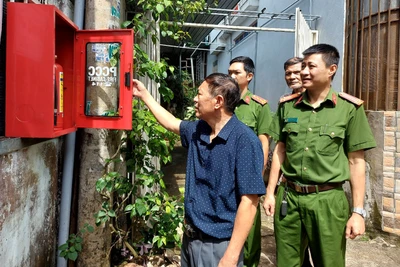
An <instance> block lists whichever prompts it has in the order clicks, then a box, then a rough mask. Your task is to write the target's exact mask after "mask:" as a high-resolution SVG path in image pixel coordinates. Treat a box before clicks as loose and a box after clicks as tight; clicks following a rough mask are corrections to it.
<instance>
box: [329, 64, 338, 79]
mask: <svg viewBox="0 0 400 267" xmlns="http://www.w3.org/2000/svg"><path fill="white" fill-rule="evenodd" d="M337 68H338V66H337V65H336V64H332V65H331V66H330V67H329V75H330V76H333V75H334V74H335V73H336V71H337Z"/></svg>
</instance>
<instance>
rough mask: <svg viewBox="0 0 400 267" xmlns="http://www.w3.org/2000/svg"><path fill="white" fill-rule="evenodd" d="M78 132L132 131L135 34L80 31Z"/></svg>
mask: <svg viewBox="0 0 400 267" xmlns="http://www.w3.org/2000/svg"><path fill="white" fill-rule="evenodd" d="M75 51H76V53H75V62H76V85H75V87H76V88H77V89H78V90H77V98H76V111H77V117H76V123H77V127H78V128H107V129H132V75H133V71H132V64H133V31H132V30H96V31H78V32H77V34H76V39H75Z"/></svg>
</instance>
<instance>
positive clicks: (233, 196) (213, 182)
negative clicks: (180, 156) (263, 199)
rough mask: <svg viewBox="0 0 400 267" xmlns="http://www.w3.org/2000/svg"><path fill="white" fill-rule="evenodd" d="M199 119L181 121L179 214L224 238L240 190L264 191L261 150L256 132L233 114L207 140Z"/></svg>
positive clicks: (228, 232)
mask: <svg viewBox="0 0 400 267" xmlns="http://www.w3.org/2000/svg"><path fill="white" fill-rule="evenodd" d="M210 133H211V128H210V126H209V125H208V124H207V123H206V122H205V121H203V120H198V121H194V122H189V121H182V123H181V125H180V135H181V141H182V146H184V147H186V148H188V159H187V167H186V188H185V217H186V219H187V220H189V221H190V222H191V223H192V224H194V225H195V226H196V227H197V228H199V229H200V230H201V231H203V232H204V233H206V234H208V235H210V236H213V237H216V238H221V239H222V238H230V237H231V235H232V231H233V225H234V221H235V217H236V213H237V209H238V206H239V203H240V199H241V196H242V195H245V194H257V195H263V194H265V185H264V181H263V178H262V176H261V173H262V168H263V152H262V147H261V144H260V141H259V139H258V137H257V136H256V135H255V134H254V133H253V132H252V131H251V129H250V128H249V127H247V126H246V125H245V124H243V123H241V122H240V121H239V120H238V119H237V118H236V116H235V115H233V116H232V118H231V119H230V120H229V121H228V122H227V123H226V124H225V126H224V127H223V128H222V129H221V131H220V132H219V134H218V136H217V137H215V138H214V139H213V140H212V142H211V143H210Z"/></svg>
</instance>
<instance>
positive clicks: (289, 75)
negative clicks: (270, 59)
mask: <svg viewBox="0 0 400 267" xmlns="http://www.w3.org/2000/svg"><path fill="white" fill-rule="evenodd" d="M302 62H303V58H301V57H292V58H289V59H288V60H286V61H285V63H284V64H283V69H284V70H285V81H286V84H287V86H288V87H289V88H290V89H291V90H292V94H295V93H302V92H304V91H305V90H306V89H305V88H304V87H303V83H302V82H301V76H300V72H301V63H302Z"/></svg>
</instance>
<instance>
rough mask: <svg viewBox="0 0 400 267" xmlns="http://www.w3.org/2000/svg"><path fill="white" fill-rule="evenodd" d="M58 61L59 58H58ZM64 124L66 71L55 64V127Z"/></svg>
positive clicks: (61, 126) (60, 126)
mask: <svg viewBox="0 0 400 267" xmlns="http://www.w3.org/2000/svg"><path fill="white" fill-rule="evenodd" d="M56 59H57V56H56ZM63 124H64V71H63V68H62V66H61V65H60V64H58V63H55V64H54V127H55V128H63Z"/></svg>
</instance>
